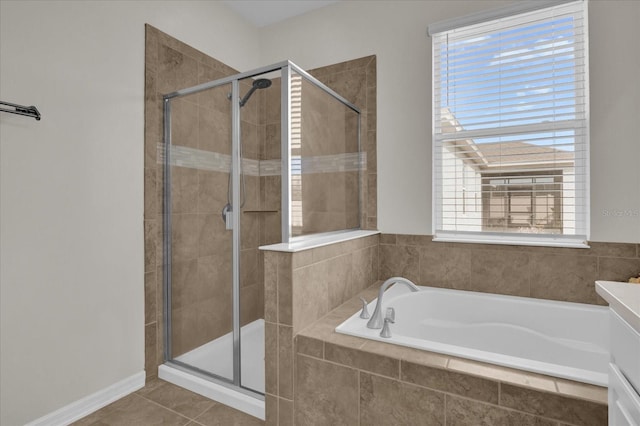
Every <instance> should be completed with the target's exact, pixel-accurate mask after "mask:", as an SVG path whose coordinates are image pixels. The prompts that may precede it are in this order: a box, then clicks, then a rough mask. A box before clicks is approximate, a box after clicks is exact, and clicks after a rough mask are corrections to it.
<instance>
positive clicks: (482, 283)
mask: <svg viewBox="0 0 640 426" xmlns="http://www.w3.org/2000/svg"><path fill="white" fill-rule="evenodd" d="M431 239H432V237H431V236H430V235H396V234H382V235H381V236H380V265H379V269H378V279H380V280H385V279H387V278H390V277H393V276H403V277H406V278H408V279H410V280H412V281H414V282H415V283H416V284H419V285H426V286H432V287H445V288H452V289H458V290H471V291H481V292H487V293H498V294H508V295H513V296H524V297H535V298H541V299H553V300H563V301H568V302H578V303H591V304H604V303H605V302H604V301H603V300H602V298H600V296H598V295H597V294H596V291H595V281H596V280H611V281H627V280H628V279H629V277H631V276H634V275H635V274H638V273H640V248H639V246H640V245H639V244H626V243H605V242H591V243H590V246H591V248H589V249H574V248H553V247H529V246H507V245H493V244H492V245H488V244H460V243H444V242H433V241H431Z"/></svg>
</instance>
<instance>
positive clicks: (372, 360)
mask: <svg viewBox="0 0 640 426" xmlns="http://www.w3.org/2000/svg"><path fill="white" fill-rule="evenodd" d="M324 358H325V359H326V360H327V361H333V362H336V363H338V364H342V365H346V366H349V367H353V368H358V369H360V370H366V371H370V372H372V373H376V374H381V375H383V376H388V377H392V378H398V377H399V374H400V362H399V361H398V360H397V359H393V358H389V357H386V356H382V355H378V354H376V353H372V352H365V351H362V350H359V349H354V348H350V347H345V346H339V345H335V344H332V343H325V347H324Z"/></svg>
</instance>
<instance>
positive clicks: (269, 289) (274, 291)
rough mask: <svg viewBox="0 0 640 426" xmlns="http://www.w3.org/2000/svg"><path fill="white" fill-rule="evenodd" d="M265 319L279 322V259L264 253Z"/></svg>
mask: <svg viewBox="0 0 640 426" xmlns="http://www.w3.org/2000/svg"><path fill="white" fill-rule="evenodd" d="M264 319H265V321H271V322H278V258H277V257H276V256H275V254H274V253H273V252H269V251H267V252H265V253H264Z"/></svg>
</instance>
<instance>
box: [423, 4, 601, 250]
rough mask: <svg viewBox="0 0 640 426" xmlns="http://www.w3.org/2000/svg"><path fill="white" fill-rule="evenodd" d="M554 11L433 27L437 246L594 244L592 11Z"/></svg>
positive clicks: (519, 8)
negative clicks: (590, 173) (589, 39)
mask: <svg viewBox="0 0 640 426" xmlns="http://www.w3.org/2000/svg"><path fill="white" fill-rule="evenodd" d="M553 3H554V4H555V5H554V6H551V7H547V8H544V9H533V10H529V9H531V8H535V7H539V6H536V5H535V2H523V4H516V5H515V6H511V7H509V8H507V9H500V10H498V11H490V12H488V13H483V14H482V15H474V16H470V17H467V18H461V19H460V20H453V21H447V22H441V23H437V24H434V25H432V26H430V27H429V32H430V34H431V35H432V37H433V114H434V120H433V126H434V135H433V179H434V187H433V189H434V194H433V195H434V199H433V206H434V209H433V210H434V239H436V240H447V241H467V242H474V241H477V242H496V243H513V244H535V245H562V246H586V244H587V240H588V231H589V215H588V212H589V191H588V181H589V176H588V165H589V160H588V122H587V117H588V90H587V89H588V81H587V68H588V64H587V42H586V4H585V3H583V2H582V1H578V2H575V1H574V2H563V1H557V2H553ZM545 4H547V5H548V4H550V3H549V2H545ZM532 5H533V6H532ZM527 8H528V9H527Z"/></svg>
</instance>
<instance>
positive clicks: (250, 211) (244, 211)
mask: <svg viewBox="0 0 640 426" xmlns="http://www.w3.org/2000/svg"><path fill="white" fill-rule="evenodd" d="M279 212H280V210H243V211H242V213H279Z"/></svg>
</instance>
